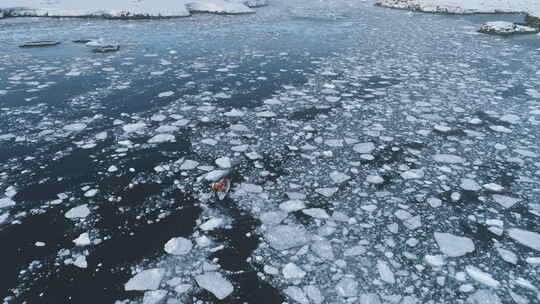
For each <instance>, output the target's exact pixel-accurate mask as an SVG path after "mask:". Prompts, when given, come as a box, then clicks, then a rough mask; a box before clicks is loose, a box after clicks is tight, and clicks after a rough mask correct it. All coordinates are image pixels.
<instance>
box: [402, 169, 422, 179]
mask: <svg viewBox="0 0 540 304" xmlns="http://www.w3.org/2000/svg"><path fill="white" fill-rule="evenodd" d="M401 177H402V178H403V179H420V178H423V177H424V170H422V169H411V170H407V171H405V172H403V173H401Z"/></svg>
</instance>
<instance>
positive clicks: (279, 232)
mask: <svg viewBox="0 0 540 304" xmlns="http://www.w3.org/2000/svg"><path fill="white" fill-rule="evenodd" d="M264 237H265V239H266V241H267V242H268V243H269V244H270V246H272V247H273V248H274V249H276V250H286V249H290V248H296V247H300V246H303V245H305V244H307V243H308V242H309V241H310V238H309V236H308V232H307V231H306V230H305V229H304V228H303V227H301V226H297V225H277V226H274V227H271V228H269V229H268V231H266V233H265V234H264Z"/></svg>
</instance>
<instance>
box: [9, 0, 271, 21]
mask: <svg viewBox="0 0 540 304" xmlns="http://www.w3.org/2000/svg"><path fill="white" fill-rule="evenodd" d="M264 5H267V1H266V0H153V1H144V0H143V1H137V2H135V1H131V0H117V1H105V0H97V1H92V2H91V3H88V2H83V1H67V0H54V1H48V2H47V3H45V4H44V3H43V1H39V0H7V1H2V3H1V4H0V18H4V17H100V18H113V19H114V18H118V19H138V18H175V17H188V16H190V15H191V14H192V13H199V12H204V13H215V14H229V15H235V14H250V13H254V12H255V11H254V10H253V9H252V7H260V6H264Z"/></svg>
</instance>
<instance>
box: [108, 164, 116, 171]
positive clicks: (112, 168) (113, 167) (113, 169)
mask: <svg viewBox="0 0 540 304" xmlns="http://www.w3.org/2000/svg"><path fill="white" fill-rule="evenodd" d="M116 171H118V167H116V166H115V165H111V166H110V167H109V169H107V172H109V173H113V172H116Z"/></svg>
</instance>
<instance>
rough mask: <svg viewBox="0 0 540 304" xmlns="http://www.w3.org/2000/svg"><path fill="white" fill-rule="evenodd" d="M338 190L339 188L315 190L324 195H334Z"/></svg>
mask: <svg viewBox="0 0 540 304" xmlns="http://www.w3.org/2000/svg"><path fill="white" fill-rule="evenodd" d="M337 191H338V188H335V187H334V188H317V189H315V192H317V193H319V194H320V195H322V196H325V197H332V196H333V195H334V194H335V193H336V192H337Z"/></svg>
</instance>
